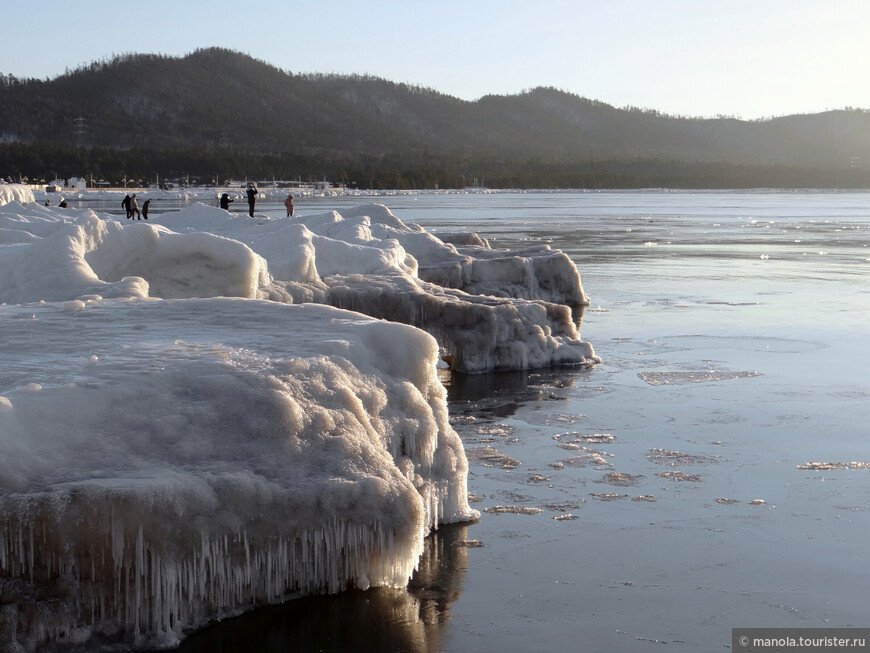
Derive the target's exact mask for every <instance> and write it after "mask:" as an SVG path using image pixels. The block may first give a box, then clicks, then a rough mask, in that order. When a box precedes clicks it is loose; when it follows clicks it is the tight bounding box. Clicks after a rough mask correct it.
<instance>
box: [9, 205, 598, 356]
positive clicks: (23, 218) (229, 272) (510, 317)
mask: <svg viewBox="0 0 870 653" xmlns="http://www.w3.org/2000/svg"><path fill="white" fill-rule="evenodd" d="M0 243H2V244H5V245H7V247H4V248H3V250H2V251H0V301H4V302H9V303H21V302H29V301H38V300H43V299H44V300H47V301H65V300H70V299H74V298H75V297H76V296H78V295H80V294H90V293H96V294H99V295H101V296H103V297H145V296H150V297H161V298H185V297H203V296H206V297H211V296H234V297H246V298H251V299H254V298H265V299H272V300H276V301H280V302H285V303H299V302H317V303H328V304H332V305H335V306H338V307H341V308H348V309H352V310H355V311H360V312H363V313H366V314H369V315H372V316H374V317H379V318H386V319H390V320H395V321H401V322H405V323H407V324H411V325H414V326H418V327H420V328H422V329H425V330H427V331H428V332H430V333H432V334H433V335H435V336H436V338H438V340H439V342H440V344H441V346H442V349H443V350H444V351H445V354H446V355H445V358H447V359H448V360H450V361H451V364H452V365H453V367H454V368H455V369H457V370H459V371H464V372H478V371H487V370H497V369H526V368H531V367H542V366H548V365H553V364H589V363H593V362H595V361H596V360H597V358H596V357H595V355H594V352H593V351H592V348H591V346H590V345H589V344H588V343H585V342H583V341H581V340H580V336H579V333H578V332H577V330H576V328H575V324H574V322H573V321H572V318H571V312H570V310H567V308H566V307H567V306H572V305H580V304H585V303H588V300H587V298H586V296H585V294H584V293H583V288H582V286H581V284H580V275H579V274H578V272H577V269H576V267H575V266H574V264H573V263H572V262H571V261H570V259H568V257H567V256H566V255H565V254H563V253H562V252H559V251H553V250H551V249H549V247H547V246H541V247H536V248H529V249H526V250H522V251H520V252H508V251H506V250H493V249H490V248H489V247H488V246H486V244H485V243H484V242H483V241H479V244H474V242H472V244H465V245H458V246H457V245H454V244H451V243H445V242H444V241H442V240H440V239H438V238H436V237H435V236H434V235H432V234H430V233H428V232H426V231H425V230H424V229H422V228H421V227H419V226H407V225H405V224H403V223H402V222H401V221H400V220H399V219H398V218H397V217H396V216H394V215H393V214H392V213H390V211H389V210H388V209H387V208H386V207H384V206H383V205H377V204H370V205H365V206H361V207H358V208H356V209H352V210H349V211H346V212H345V213H344V214H343V215H340V214H338V213H336V212H328V213H323V214H317V215H310V216H305V217H296V218H291V219H286V218H267V217H258V218H256V219H253V220H252V219H251V218H249V217H248V216H246V215H244V214H242V213H229V212H227V211H222V210H221V209H218V208H215V207H208V206H204V205H195V206H193V207H190V208H187V209H184V210H181V211H177V212H174V213H164V214H160V215H157V216H154V217H153V219H152V220H150V221H149V222H148V223H145V222H144V221H137V222H135V224H130V223H126V224H124V223H122V222H120V221H118V220H115V219H106V218H105V217H101V216H98V215H96V214H95V213H93V212H92V211H90V210H73V209H66V210H63V211H59V210H56V209H54V208H52V207H43V206H40V205H35V204H22V203H20V202H12V203H9V204H7V205H6V206H4V207H2V209H0ZM49 261H50V264H47V262H49ZM4 279H5V282H4V281H3V280H4Z"/></svg>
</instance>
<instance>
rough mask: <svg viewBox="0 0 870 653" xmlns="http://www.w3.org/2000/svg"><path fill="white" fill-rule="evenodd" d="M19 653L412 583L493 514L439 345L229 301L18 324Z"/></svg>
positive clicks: (156, 304)
mask: <svg viewBox="0 0 870 653" xmlns="http://www.w3.org/2000/svg"><path fill="white" fill-rule="evenodd" d="M0 321H2V326H0V330H2V338H0V358H2V360H3V362H4V369H3V377H2V381H0V510H2V512H0V514H2V522H0V575H2V579H0V603H2V604H5V605H4V606H3V607H0V642H3V643H4V644H6V645H7V646H8V645H11V644H12V643H17V644H18V645H21V646H23V647H24V648H25V649H26V650H30V649H33V648H34V647H35V645H36V644H37V643H38V642H39V641H41V640H55V641H66V642H74V641H79V640H82V639H86V638H89V637H97V638H99V637H106V638H110V639H111V638H113V637H121V638H123V639H125V640H126V641H132V643H134V644H136V645H139V646H155V645H165V644H171V643H173V642H175V641H177V639H178V638H179V637H180V636H181V635H182V634H183V632H184V631H185V630H186V629H189V628H192V627H196V626H199V625H202V624H203V623H205V622H206V621H207V620H208V619H211V618H215V617H220V616H226V615H228V614H234V613H236V612H239V611H241V610H243V609H247V608H250V607H252V606H254V605H258V604H263V603H268V602H275V601H278V600H281V599H286V598H287V597H288V596H292V595H294V594H298V593H312V592H321V591H327V592H332V591H337V590H340V589H342V588H345V587H348V586H351V585H352V586H356V587H368V586H369V585H395V586H404V584H406V583H407V581H408V578H409V577H410V574H411V572H412V571H413V568H414V565H415V564H416V561H417V559H418V557H419V554H420V552H421V550H422V542H423V537H424V536H425V534H426V533H427V532H428V531H429V529H431V528H433V527H434V526H435V525H436V524H437V523H441V522H455V521H461V520H467V519H470V518H473V517H474V512H473V511H472V510H471V509H470V508H469V507H468V503H467V493H466V473H467V463H466V459H465V455H464V452H463V450H462V445H461V442H460V441H459V438H458V436H457V435H456V433H455V432H454V431H453V430H452V428H451V427H450V426H449V422H448V416H447V411H446V402H445V391H444V389H443V386H442V385H441V384H440V383H439V380H438V378H437V373H436V366H435V362H436V357H437V355H438V348H437V345H436V343H435V341H434V340H433V339H432V337H431V336H428V335H427V334H425V333H423V332H422V331H419V330H417V329H414V328H412V327H408V326H405V325H401V324H393V323H387V322H383V321H378V320H374V319H371V318H368V317H365V316H361V315H359V314H355V313H349V312H347V311H342V310H339V309H335V308H332V307H328V306H317V305H313V304H304V305H298V306H290V305H286V304H279V303H274V302H268V301H259V300H241V299H230V298H214V299H188V300H151V299H146V300H140V299H134V300H109V299H102V298H99V297H98V296H90V297H82V298H80V299H78V300H73V301H68V302H47V303H37V304H28V305H15V306H10V305H7V306H3V307H0Z"/></svg>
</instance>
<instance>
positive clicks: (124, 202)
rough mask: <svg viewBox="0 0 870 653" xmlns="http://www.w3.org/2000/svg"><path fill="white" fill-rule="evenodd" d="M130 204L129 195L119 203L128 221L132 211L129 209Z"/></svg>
mask: <svg viewBox="0 0 870 653" xmlns="http://www.w3.org/2000/svg"><path fill="white" fill-rule="evenodd" d="M131 203H132V199H131V197H130V196H129V195H127V196H125V197H124V199H123V200H122V201H121V207H122V208H123V209H125V210H126V211H127V219H128V220H129V219H130V216H131V215H133V211H132V210H131V209H130V206H131Z"/></svg>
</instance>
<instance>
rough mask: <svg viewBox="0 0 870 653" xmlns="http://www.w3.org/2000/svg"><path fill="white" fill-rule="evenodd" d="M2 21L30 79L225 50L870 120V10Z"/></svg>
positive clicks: (407, 3)
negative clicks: (114, 60) (864, 115)
mask: <svg viewBox="0 0 870 653" xmlns="http://www.w3.org/2000/svg"><path fill="white" fill-rule="evenodd" d="M0 15H2V16H4V17H5V19H4V23H5V26H4V29H3V35H2V38H0V73H6V74H13V75H15V76H16V77H37V78H53V77H56V76H58V75H62V74H63V73H64V71H65V70H67V69H75V68H77V67H79V66H81V65H86V64H88V63H90V62H92V61H97V60H100V59H104V58H111V57H112V56H114V55H119V54H128V53H140V52H141V53H160V54H166V55H173V56H183V55H185V54H188V53H190V52H192V51H194V50H196V49H198V48H206V47H212V46H219V47H224V48H228V49H231V50H237V51H239V52H244V53H246V54H249V55H251V56H253V57H256V58H257V59H261V60H263V61H266V62H268V63H270V64H273V65H275V66H277V67H279V68H282V69H284V70H287V71H289V72H293V73H337V74H360V75H365V74H367V75H373V76H376V77H382V78H384V79H388V80H391V81H395V82H403V83H408V84H414V85H420V86H424V87H427V88H432V89H435V90H437V91H440V92H442V93H446V94H448V95H452V96H455V97H459V98H462V99H465V100H476V99H478V98H480V97H482V96H484V95H490V94H493V95H512V94H517V93H521V92H523V91H524V90H528V89H532V88H535V87H538V86H552V87H555V88H558V89H561V90H564V91H568V92H570V93H574V94H576V95H579V96H582V97H585V98H589V99H592V100H599V101H602V102H606V103H608V104H611V105H613V106H616V107H626V106H633V107H641V108H645V109H654V110H658V111H661V112H663V113H668V114H671V115H680V116H701V117H712V116H719V115H727V116H734V117H738V118H743V119H747V120H749V119H756V118H766V117H772V116H781V115H790V114H795V113H816V112H819V111H825V110H828V109H840V108H845V107H852V108H862V109H870V84H868V83H867V80H868V79H870V47H868V43H867V41H868V38H867V29H868V27H870V2H868V1H867V0H534V1H533V2H532V1H529V0H522V1H515V0H464V1H462V0H438V1H434V0H428V1H422V0H380V1H379V0H368V2H353V1H351V0H258V1H257V2H256V3H250V4H247V3H239V2H227V1H225V0H184V1H183V2H178V1H177V0H148V2H144V3H140V2H136V3H133V2H124V1H119V0H113V1H111V2H108V1H104V0H79V1H78V2H75V3H71V2H69V0H41V1H40V2H33V1H21V0H0ZM11 26H14V28H13V27H11Z"/></svg>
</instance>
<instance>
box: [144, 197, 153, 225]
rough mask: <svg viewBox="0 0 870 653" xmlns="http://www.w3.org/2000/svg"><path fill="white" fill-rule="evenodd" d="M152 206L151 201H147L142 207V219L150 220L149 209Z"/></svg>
mask: <svg viewBox="0 0 870 653" xmlns="http://www.w3.org/2000/svg"><path fill="white" fill-rule="evenodd" d="M149 206H151V200H150V199H147V200H145V203H144V204H143V205H142V217H143V218H145V219H146V220H147V219H148V207H149Z"/></svg>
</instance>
